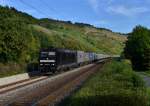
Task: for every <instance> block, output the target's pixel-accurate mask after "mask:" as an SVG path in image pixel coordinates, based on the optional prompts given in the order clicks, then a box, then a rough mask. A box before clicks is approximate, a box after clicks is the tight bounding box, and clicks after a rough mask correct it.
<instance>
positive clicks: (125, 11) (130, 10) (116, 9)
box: [107, 6, 150, 17]
mask: <svg viewBox="0 0 150 106" xmlns="http://www.w3.org/2000/svg"><path fill="white" fill-rule="evenodd" d="M107 11H108V12H110V13H115V14H120V15H124V16H128V17H131V16H136V15H139V14H142V13H146V12H149V11H150V10H149V9H148V8H146V7H126V6H111V7H108V8H107Z"/></svg>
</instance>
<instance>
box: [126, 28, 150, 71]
mask: <svg viewBox="0 0 150 106" xmlns="http://www.w3.org/2000/svg"><path fill="white" fill-rule="evenodd" d="M124 53H125V57H126V58H128V59H130V60H131V62H132V65H133V68H134V69H136V70H150V30H149V29H148V28H146V27H143V26H137V27H135V28H134V29H133V31H132V33H130V35H129V36H128V41H127V42H126V47H125V50H124Z"/></svg>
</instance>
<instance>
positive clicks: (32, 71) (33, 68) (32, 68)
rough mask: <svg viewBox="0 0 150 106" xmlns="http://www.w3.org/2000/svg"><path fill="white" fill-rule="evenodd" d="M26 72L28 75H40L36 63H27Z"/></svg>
mask: <svg viewBox="0 0 150 106" xmlns="http://www.w3.org/2000/svg"><path fill="white" fill-rule="evenodd" d="M27 73H28V75H29V77H36V76H42V74H41V72H40V71H39V64H38V63H30V64H28V65H27Z"/></svg>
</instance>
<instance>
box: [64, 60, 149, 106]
mask: <svg viewBox="0 0 150 106" xmlns="http://www.w3.org/2000/svg"><path fill="white" fill-rule="evenodd" d="M62 104H63V105H64V106H147V104H148V99H147V94H146V87H145V85H144V82H143V80H142V79H141V77H139V76H138V75H137V74H136V73H135V72H134V71H133V70H132V68H131V66H130V64H129V62H128V61H119V62H118V61H112V62H110V63H107V64H106V65H105V66H104V67H103V69H102V70H101V71H99V72H98V73H97V74H95V75H94V76H93V77H91V78H90V79H89V80H88V81H87V82H86V83H85V84H84V85H83V87H82V88H81V89H80V90H79V91H77V92H75V93H74V94H73V95H72V96H71V97H69V98H67V99H66V100H64V102H63V103H62ZM62 104H61V105H62Z"/></svg>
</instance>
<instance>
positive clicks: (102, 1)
mask: <svg viewBox="0 0 150 106" xmlns="http://www.w3.org/2000/svg"><path fill="white" fill-rule="evenodd" d="M113 1H114V0H88V2H89V4H90V6H91V7H92V8H93V10H94V11H95V12H98V11H99V8H100V7H104V5H109V4H111V3H112V2H113Z"/></svg>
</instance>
